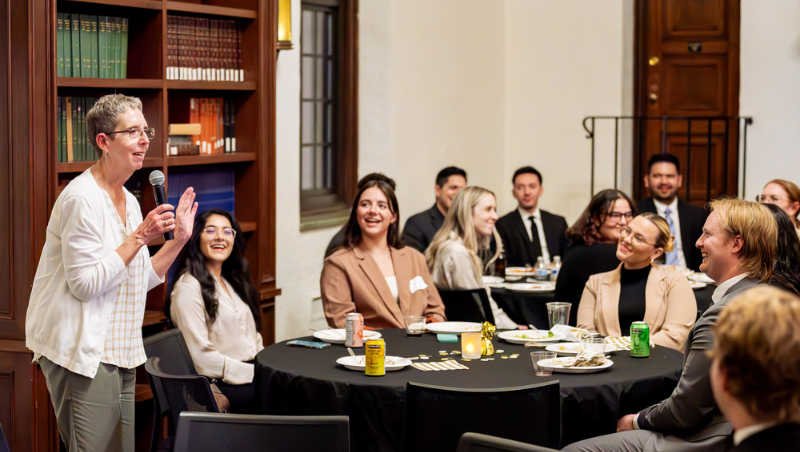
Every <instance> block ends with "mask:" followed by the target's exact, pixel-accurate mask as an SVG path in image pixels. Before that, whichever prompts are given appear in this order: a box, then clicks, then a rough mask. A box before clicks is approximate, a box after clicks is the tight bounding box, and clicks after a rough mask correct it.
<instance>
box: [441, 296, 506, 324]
mask: <svg viewBox="0 0 800 452" xmlns="http://www.w3.org/2000/svg"><path fill="white" fill-rule="evenodd" d="M439 296H441V297H442V302H443V303H444V315H445V316H446V317H447V320H449V321H458V322H491V323H492V324H494V314H493V313H492V307H491V304H489V294H487V293H486V289H483V288H481V289H473V290H440V291H439Z"/></svg>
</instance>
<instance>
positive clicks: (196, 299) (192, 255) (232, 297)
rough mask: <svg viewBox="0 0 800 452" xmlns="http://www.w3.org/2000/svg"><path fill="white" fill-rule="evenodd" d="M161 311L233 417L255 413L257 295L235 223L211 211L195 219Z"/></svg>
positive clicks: (229, 216) (224, 213)
mask: <svg viewBox="0 0 800 452" xmlns="http://www.w3.org/2000/svg"><path fill="white" fill-rule="evenodd" d="M194 230H195V233H194V235H193V236H192V238H191V239H190V240H189V244H188V246H187V247H186V257H185V259H184V260H183V262H182V263H181V267H180V269H179V271H178V275H179V277H178V279H177V281H176V282H175V286H174V287H173V289H172V294H171V296H170V300H169V301H167V306H166V308H165V311H166V313H167V315H168V316H170V317H171V318H172V321H173V322H174V323H175V325H176V326H177V327H178V328H179V329H180V330H181V332H182V333H183V337H184V339H186V345H187V347H188V348H189V354H191V355H192V361H194V365H195V368H196V369H197V372H198V373H200V374H201V375H205V376H207V377H210V378H218V379H219V380H221V381H218V382H217V386H218V387H219V389H220V390H221V391H222V393H223V394H224V395H225V396H226V397H227V398H228V399H229V401H230V405H231V409H230V411H231V412H232V413H258V411H259V406H258V404H257V400H258V398H257V397H256V393H255V385H254V384H253V373H254V372H253V371H254V365H253V360H254V359H255V357H256V354H257V353H258V352H260V351H261V349H263V348H264V345H263V343H262V341H261V334H259V333H258V331H259V330H260V329H261V317H260V316H259V312H258V293H257V292H256V288H255V286H253V282H252V280H251V279H250V266H249V265H248V263H247V259H245V258H244V250H245V241H244V237H243V236H242V230H241V229H240V228H239V222H237V221H236V218H235V217H234V216H233V215H232V214H231V213H229V212H227V211H224V210H220V209H210V210H206V211H205V212H203V213H201V214H200V215H198V216H197V220H195V225H194Z"/></svg>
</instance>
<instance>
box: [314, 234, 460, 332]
mask: <svg viewBox="0 0 800 452" xmlns="http://www.w3.org/2000/svg"><path fill="white" fill-rule="evenodd" d="M391 253H392V263H393V264H394V272H395V276H396V277H397V292H398V300H399V302H398V301H395V299H394V296H392V292H391V290H390V289H389V284H387V283H386V278H385V277H384V276H383V273H381V269H380V268H379V267H378V263H377V262H375V260H374V259H373V258H372V256H370V255H369V254H366V253H364V252H362V251H360V250H358V249H356V248H353V249H340V250H339V251H337V252H335V253H333V254H332V255H330V256H329V257H328V258H327V259H325V264H324V266H323V267H322V276H321V277H320V282H319V284H320V290H321V292H322V306H323V308H324V310H325V317H326V318H327V319H328V325H330V326H331V327H334V328H344V326H345V317H346V316H347V314H348V313H351V312H358V313H360V314H362V315H363V316H364V325H366V326H369V327H372V328H378V329H379V328H404V327H405V325H404V323H403V317H405V316H409V315H423V316H426V317H433V318H435V319H437V320H440V321H444V320H445V316H444V304H443V303H442V299H441V298H440V297H439V292H437V291H436V287H435V286H434V285H433V281H432V280H431V275H430V273H428V267H427V265H426V264H425V258H424V257H423V256H422V254H420V252H419V251H417V250H415V249H413V248H411V247H408V246H406V247H403V248H402V249H395V248H391Z"/></svg>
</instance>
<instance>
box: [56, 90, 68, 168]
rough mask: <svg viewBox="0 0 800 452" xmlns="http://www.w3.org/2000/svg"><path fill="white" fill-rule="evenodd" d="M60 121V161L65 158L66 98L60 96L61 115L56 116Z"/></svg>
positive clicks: (64, 160) (63, 160) (65, 159)
mask: <svg viewBox="0 0 800 452" xmlns="http://www.w3.org/2000/svg"><path fill="white" fill-rule="evenodd" d="M58 122H59V123H61V161H62V162H66V161H68V160H67V98H66V97H62V98H61V117H60V118H58Z"/></svg>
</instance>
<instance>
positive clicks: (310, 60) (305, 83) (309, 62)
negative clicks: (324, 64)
mask: <svg viewBox="0 0 800 452" xmlns="http://www.w3.org/2000/svg"><path fill="white" fill-rule="evenodd" d="M300 72H301V73H302V74H303V77H302V83H301V84H302V93H303V94H302V96H303V97H302V98H303V99H313V98H314V57H303V63H302V65H301V66H300Z"/></svg>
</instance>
